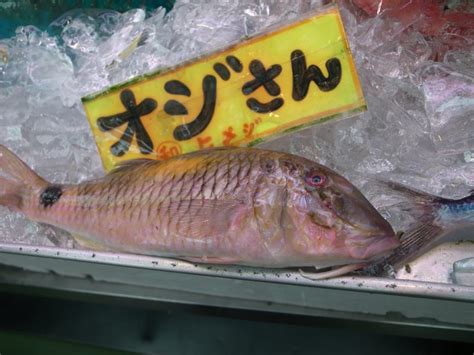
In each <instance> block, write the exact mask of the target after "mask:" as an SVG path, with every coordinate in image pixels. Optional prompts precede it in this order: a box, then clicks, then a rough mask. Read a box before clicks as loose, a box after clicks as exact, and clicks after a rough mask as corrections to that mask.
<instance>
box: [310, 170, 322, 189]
mask: <svg viewBox="0 0 474 355" xmlns="http://www.w3.org/2000/svg"><path fill="white" fill-rule="evenodd" d="M325 182H326V177H325V176H324V175H321V174H320V173H316V172H311V173H309V174H308V175H307V176H306V183H307V184H308V185H309V186H312V187H320V186H322V185H323V184H324V183H325Z"/></svg>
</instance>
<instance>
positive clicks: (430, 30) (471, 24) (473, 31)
mask: <svg viewBox="0 0 474 355" xmlns="http://www.w3.org/2000/svg"><path fill="white" fill-rule="evenodd" d="M352 2H353V4H354V5H356V6H357V7H359V8H361V9H362V10H364V12H365V13H367V14H368V15H369V16H376V15H383V16H385V17H386V18H391V19H394V20H396V21H399V22H401V23H402V24H405V25H406V26H412V27H413V28H415V29H416V30H418V31H419V32H420V33H422V34H423V35H424V36H426V37H428V38H432V39H433V40H434V41H437V42H438V45H437V46H436V48H434V50H435V53H434V56H435V59H437V58H439V57H440V55H441V54H442V53H444V52H445V51H446V50H449V49H454V48H456V49H462V48H463V47H464V46H466V45H468V46H469V45H471V46H472V45H473V44H474V13H473V12H472V11H474V5H473V3H472V2H470V1H469V0H464V1H461V4H459V5H458V6H456V8H455V9H449V8H448V7H447V1H442V0H441V1H440V0H352Z"/></svg>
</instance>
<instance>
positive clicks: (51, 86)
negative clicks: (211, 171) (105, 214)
mask: <svg viewBox="0 0 474 355" xmlns="http://www.w3.org/2000/svg"><path fill="white" fill-rule="evenodd" d="M322 2H323V1H312V2H308V1H304V0H300V1H295V2H292V6H288V5H287V4H288V3H286V2H280V1H270V0H268V1H265V0H229V1H226V2H208V1H197V0H178V1H177V2H176V4H175V6H174V8H173V9H172V11H171V12H169V13H168V14H166V13H165V10H164V9H157V10H155V11H153V12H151V13H148V14H147V13H145V12H144V11H143V10H141V9H137V10H131V11H128V12H126V13H124V14H120V13H117V12H114V11H111V10H91V9H88V10H74V11H70V12H68V13H66V14H64V15H63V16H61V17H60V18H59V19H57V20H56V21H54V22H53V23H52V24H51V25H50V26H49V27H48V29H47V31H40V30H39V29H37V28H35V27H33V26H25V27H20V28H18V29H17V31H16V35H15V36H14V37H13V38H10V39H3V40H0V107H1V108H2V110H1V113H0V127H1V129H0V142H1V143H2V144H4V145H6V146H8V147H9V148H10V149H12V150H13V151H14V152H15V153H17V154H19V155H20V157H22V158H23V159H25V160H26V162H27V163H28V164H30V165H31V166H32V167H33V168H34V169H35V170H36V171H37V172H38V173H39V174H41V175H42V176H44V177H45V178H47V179H49V180H51V181H55V182H58V183H61V182H70V183H74V182H78V181H83V180H85V179H90V178H93V177H97V176H100V175H101V174H102V167H101V163H100V159H99V156H98V153H97V151H96V146H95V143H94V141H93V138H92V135H91V133H90V130H89V127H88V123H87V120H86V117H85V114H84V112H83V109H82V105H81V103H80V97H81V96H83V95H86V94H89V93H92V92H96V91H99V90H101V89H104V88H106V87H107V86H110V85H112V84H115V83H118V82H121V81H124V80H126V79H129V78H131V77H133V76H135V75H138V74H142V73H146V72H149V71H151V70H154V69H157V68H159V67H166V66H170V65H174V64H176V63H179V62H181V61H183V60H187V59H191V58H193V57H196V56H198V55H202V54H203V53H206V52H209V51H212V50H214V49H216V48H219V47H222V46H225V45H226V44H228V43H231V42H235V41H237V40H238V39H239V38H242V37H244V36H248V35H251V34H253V33H256V32H258V31H261V30H263V29H264V28H266V27H268V26H270V25H272V24H274V23H276V22H278V21H283V20H285V19H290V18H295V17H296V16H298V15H299V14H302V13H304V12H305V11H308V10H309V9H310V3H312V6H313V7H315V6H317V5H319V4H320V3H322ZM341 11H342V13H343V17H344V22H345V26H346V31H347V33H348V36H349V39H350V44H351V48H352V51H353V55H354V58H355V61H356V64H357V68H358V71H359V75H360V78H361V81H362V84H363V87H364V92H365V95H366V99H367V101H368V106H369V111H368V112H367V113H364V114H362V115H359V116H357V117H353V118H349V119H346V120H339V121H333V122H328V123H325V124H322V125H319V126H315V127H313V128H310V129H307V130H305V131H302V132H300V133H296V134H293V135H291V136H287V137H283V138H281V139H278V140H275V141H272V142H269V143H266V144H264V146H266V147H271V148H274V149H282V150H285V149H286V150H289V151H291V152H293V153H297V154H300V155H303V156H306V157H308V158H311V159H315V160H318V161H320V162H322V163H323V164H326V165H328V166H329V167H332V168H334V169H336V170H337V171H339V172H340V173H342V174H344V175H346V176H347V177H348V178H349V179H350V180H351V181H352V182H353V183H354V184H355V185H357V186H358V187H360V188H361V189H362V190H363V192H365V193H366V194H367V195H368V197H369V198H370V199H371V200H372V202H374V203H375V205H376V206H377V207H379V208H380V209H381V211H382V212H383V213H384V215H385V216H387V217H388V218H389V220H390V221H391V222H392V223H394V224H395V226H397V227H398V226H400V227H401V226H403V225H404V223H406V219H403V218H402V217H401V216H400V215H399V214H398V212H397V209H394V208H391V206H392V207H393V205H394V204H395V203H396V202H397V201H396V199H395V200H394V199H393V198H392V197H390V195H389V193H388V192H386V191H385V193H381V192H380V190H379V187H378V186H377V184H374V181H375V180H377V179H379V178H385V179H387V178H388V179H392V180H396V181H399V182H401V183H404V184H408V185H410V186H413V187H416V188H419V189H422V190H425V191H428V192H432V193H441V194H445V195H446V196H453V197H454V196H461V195H463V194H465V193H466V192H467V191H469V189H470V188H472V186H473V184H474V158H473V156H474V72H473V70H472V68H473V66H474V55H473V48H472V46H471V47H469V46H468V44H469V43H470V44H472V42H473V41H472V39H468V40H466V43H467V44H466V48H461V49H457V50H455V49H452V50H450V51H447V52H446V53H445V54H444V58H443V60H442V61H438V62H434V61H432V60H431V58H432V54H433V53H432V51H433V48H435V47H434V46H433V45H432V42H433V41H434V40H433V39H431V40H430V41H428V40H427V39H426V38H425V37H423V35H421V34H420V33H418V32H416V31H415V30H412V29H409V28H407V26H408V25H406V24H405V25H402V24H400V23H397V22H396V21H392V20H387V19H384V18H383V16H377V17H374V18H367V17H364V16H362V15H361V12H360V11H358V10H357V9H354V7H353V6H352V5H350V4H349V5H347V4H346V2H342V9H341ZM133 45H135V47H136V49H135V50H131V48H133V47H134V46H133ZM286 147H289V148H286ZM382 192H383V191H382ZM404 220H405V222H403V221H404ZM0 236H1V237H0V240H1V241H3V242H5V241H7V242H10V241H13V242H18V243H28V244H39V245H51V244H56V245H62V246H70V245H71V243H70V241H68V239H67V238H66V237H65V234H64V233H63V232H60V231H58V230H56V229H54V228H51V227H47V226H42V225H37V224H35V223H32V222H29V221H26V220H25V219H24V218H23V217H22V216H20V215H18V214H12V213H10V212H8V211H7V210H6V209H3V208H2V209H1V210H0Z"/></svg>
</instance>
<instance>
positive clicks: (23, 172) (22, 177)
mask: <svg viewBox="0 0 474 355" xmlns="http://www.w3.org/2000/svg"><path fill="white" fill-rule="evenodd" d="M46 184H47V183H46V181H45V180H43V179H42V178H41V177H39V176H38V175H37V174H36V173H35V172H34V171H33V170H31V169H30V168H29V167H28V166H27V165H26V164H25V163H24V162H23V161H21V160H20V158H18V157H17V156H16V155H15V154H13V153H12V152H11V151H9V150H8V149H7V148H5V147H4V146H2V145H0V205H3V206H6V207H8V208H11V209H13V210H16V211H19V210H21V209H22V206H23V203H24V199H25V197H26V196H28V195H29V192H30V191H32V190H35V189H40V188H42V187H43V186H46Z"/></svg>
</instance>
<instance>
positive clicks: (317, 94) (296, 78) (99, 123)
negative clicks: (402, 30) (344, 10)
mask: <svg viewBox="0 0 474 355" xmlns="http://www.w3.org/2000/svg"><path fill="white" fill-rule="evenodd" d="M83 104H84V106H85V110H86V113H87V116H88V119H89V122H90V125H91V127H92V131H93V133H94V135H95V139H96V142H97V145H98V148H99V151H100V154H101V157H102V160H103V163H104V166H105V168H106V169H107V170H109V169H111V168H112V167H113V166H114V165H116V164H117V163H118V162H119V161H121V160H128V159H136V158H154V159H167V158H169V157H171V156H174V155H177V154H181V153H187V152H191V151H195V150H198V149H202V148H207V147H212V146H214V147H216V146H226V145H250V144H255V143H258V142H261V141H262V139H264V138H265V137H269V136H274V135H276V134H282V133H285V132H288V131H290V130H294V129H298V128H301V127H303V126H306V125H309V124H314V123H316V122H320V121H322V120H323V119H328V118H333V117H337V116H338V115H340V114H342V113H344V112H348V111H357V110H363V109H365V108H366V106H365V100H364V96H363V94H362V90H361V88H360V84H359V80H358V78H357V73H356V70H355V67H354V63H353V61H352V57H351V53H350V50H349V47H348V43H347V39H346V36H345V33H344V29H343V25H342V21H341V18H340V15H339V11H338V10H337V8H335V7H331V8H330V9H328V10H327V11H325V12H323V13H321V12H320V13H317V14H314V15H312V16H311V17H308V18H305V19H302V20H300V21H298V22H296V23H293V24H290V25H287V26H286V27H283V28H279V29H277V30H275V31H273V32H269V33H266V34H263V35H259V36H256V37H252V38H249V39H246V40H245V41H242V42H240V43H238V44H236V45H234V46H232V47H229V48H227V49H225V50H222V51H219V52H217V53H214V54H212V55H209V56H206V57H203V58H199V59H197V60H195V61H192V62H189V63H184V64H182V65H179V66H177V67H174V68H171V69H167V70H165V71H159V72H156V73H152V74H150V75H146V76H143V77H140V78H137V79H134V80H132V81H129V82H127V83H124V84H121V85H118V86H116V87H112V88H110V89H108V90H106V91H104V92H102V93H99V94H96V95H91V96H88V97H85V98H83Z"/></svg>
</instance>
